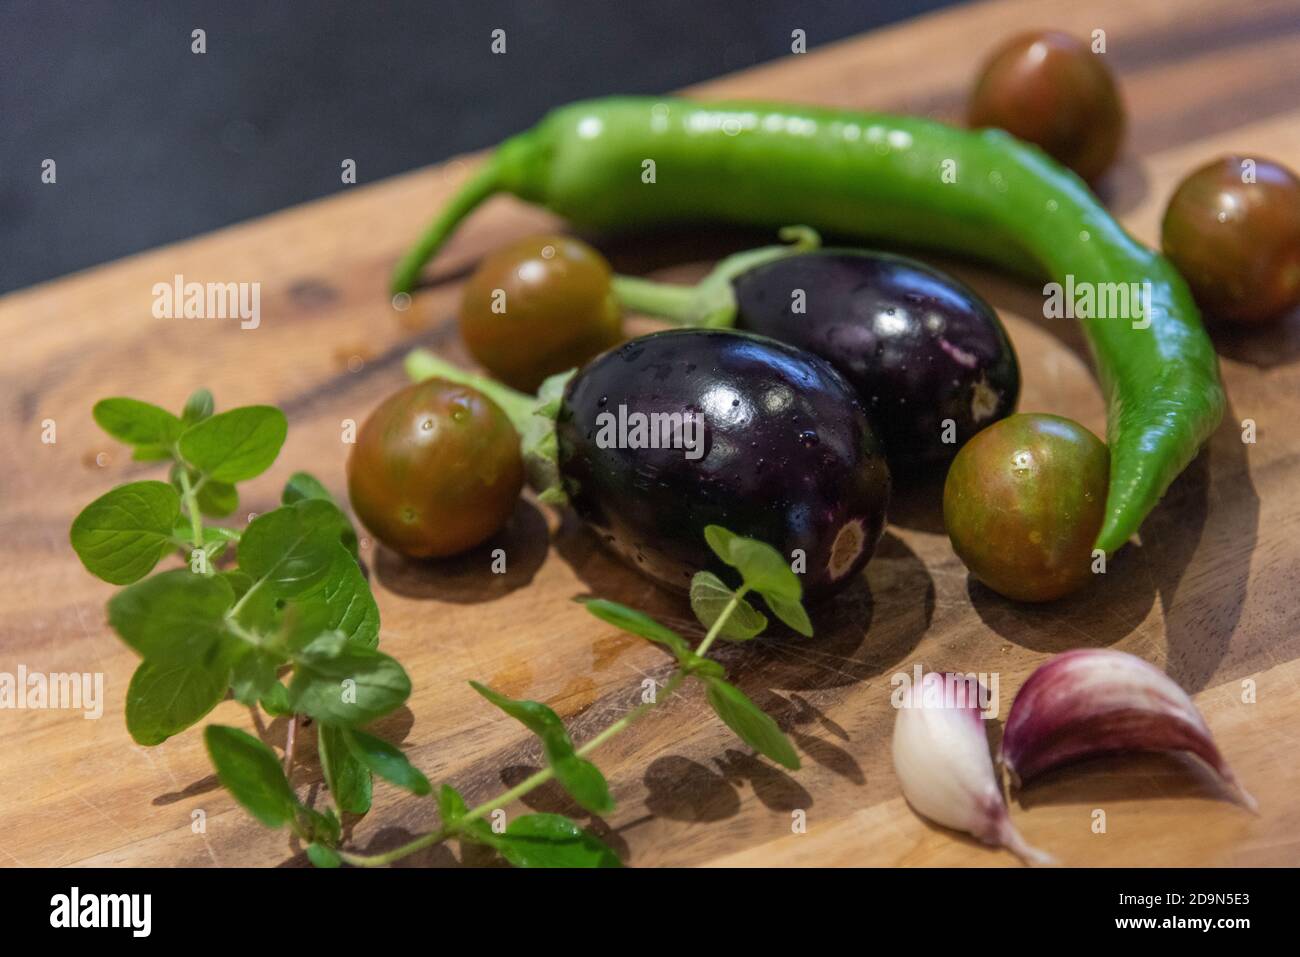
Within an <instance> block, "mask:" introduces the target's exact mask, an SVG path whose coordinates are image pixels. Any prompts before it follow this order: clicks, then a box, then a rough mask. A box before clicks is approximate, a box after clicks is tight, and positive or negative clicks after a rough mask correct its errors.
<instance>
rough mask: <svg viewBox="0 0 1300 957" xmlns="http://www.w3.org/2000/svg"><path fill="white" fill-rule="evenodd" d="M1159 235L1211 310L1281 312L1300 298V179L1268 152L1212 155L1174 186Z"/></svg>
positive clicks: (1236, 314)
mask: <svg viewBox="0 0 1300 957" xmlns="http://www.w3.org/2000/svg"><path fill="white" fill-rule="evenodd" d="M1248 180H1253V182H1250V181H1248ZM1160 242H1161V245H1162V246H1163V247H1164V251H1165V255H1167V256H1168V257H1169V258H1170V259H1171V260H1172V261H1173V263H1174V265H1175V266H1177V267H1178V271H1179V272H1181V273H1182V274H1183V277H1184V278H1185V279H1186V280H1187V284H1188V285H1189V286H1191V288H1192V294H1193V295H1194V296H1195V297H1196V301H1197V302H1198V303H1200V304H1201V306H1202V308H1204V309H1205V310H1206V312H1208V313H1210V314H1211V315H1212V316H1214V317H1216V318H1219V319H1225V320H1227V321H1229V322H1239V323H1258V322H1266V321H1268V320H1269V319H1274V318H1277V317H1279V316H1281V315H1282V314H1284V313H1286V312H1287V311H1289V310H1290V309H1291V307H1293V306H1294V305H1295V304H1296V303H1297V302H1300V180H1297V178H1296V175H1295V174H1294V173H1292V172H1291V171H1290V170H1289V169H1287V168H1286V167H1285V166H1281V165H1279V164H1277V163H1272V162H1269V161H1268V160H1265V159H1254V160H1249V159H1247V158H1245V157H1241V156H1224V157H1222V158H1221V159H1217V160H1215V161H1214V162H1212V163H1207V164H1206V165H1205V166H1202V167H1201V168H1200V169H1198V170H1196V171H1195V172H1194V173H1192V174H1191V175H1190V176H1188V177H1187V178H1186V179H1185V180H1183V181H1182V183H1180V184H1179V186H1178V189H1177V190H1175V191H1174V195H1173V198H1172V199H1170V200H1169V208H1168V209H1166V210H1165V218H1164V222H1163V224H1162V225H1161V230H1160Z"/></svg>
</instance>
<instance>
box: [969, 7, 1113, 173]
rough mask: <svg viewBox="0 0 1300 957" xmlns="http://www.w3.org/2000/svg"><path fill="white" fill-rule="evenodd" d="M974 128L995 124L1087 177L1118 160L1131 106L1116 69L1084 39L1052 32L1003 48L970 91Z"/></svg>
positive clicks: (1026, 37) (1027, 36)
mask: <svg viewBox="0 0 1300 957" xmlns="http://www.w3.org/2000/svg"><path fill="white" fill-rule="evenodd" d="M969 120H970V125H971V126H974V127H985V126H996V127H998V128H1000V129H1004V130H1006V131H1007V132H1008V133H1011V134H1012V135H1014V136H1018V137H1020V138H1021V139H1022V140H1027V141H1029V142H1030V143H1035V144H1037V145H1038V146H1041V147H1042V148H1043V149H1044V150H1045V151H1047V152H1048V153H1049V154H1050V155H1051V156H1052V157H1054V158H1055V159H1057V160H1058V161H1060V162H1061V163H1064V164H1065V165H1066V166H1068V167H1070V169H1072V170H1074V171H1075V172H1076V173H1078V174H1079V175H1080V176H1082V177H1083V178H1084V179H1086V180H1089V181H1091V180H1095V179H1097V178H1098V177H1099V176H1101V174H1102V173H1104V172H1105V171H1106V169H1107V168H1108V167H1109V166H1110V164H1111V163H1112V162H1114V160H1115V157H1116V156H1117V155H1118V153H1119V147H1120V142H1121V141H1122V140H1123V138H1124V105H1123V103H1122V102H1121V100H1120V97H1119V90H1118V89H1117V88H1116V86H1115V80H1114V78H1113V77H1112V76H1111V72H1110V69H1109V68H1108V67H1107V66H1106V64H1105V63H1104V62H1102V57H1101V56H1099V55H1098V54H1095V53H1093V52H1092V50H1091V49H1090V48H1089V47H1088V45H1087V44H1085V43H1084V42H1083V41H1081V40H1077V39H1075V38H1074V37H1072V36H1070V35H1069V34H1068V33H1059V32H1057V31H1053V30H1047V31H1040V32H1035V33H1024V34H1021V35H1019V36H1016V37H1013V38H1012V39H1011V40H1009V41H1008V42H1007V43H1005V44H1004V45H1003V46H1001V47H999V48H998V50H997V51H996V52H994V54H993V56H992V57H990V58H989V61H988V62H987V63H986V64H985V66H984V69H983V70H982V71H981V73H980V76H979V79H978V80H977V81H976V83H975V91H974V92H973V93H972V94H971V101H970V108H969Z"/></svg>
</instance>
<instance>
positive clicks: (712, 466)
mask: <svg viewBox="0 0 1300 957" xmlns="http://www.w3.org/2000/svg"><path fill="white" fill-rule="evenodd" d="M556 436H557V439H558V452H559V455H558V464H559V470H560V476H561V480H562V483H563V488H564V490H565V492H566V493H567V495H568V498H569V501H570V502H571V503H572V505H573V508H574V509H575V510H576V511H577V513H578V515H579V516H581V517H582V518H583V519H584V520H585V521H586V522H587V523H588V524H589V525H590V526H591V527H592V528H593V529H594V530H595V531H596V532H597V533H598V534H599V535H600V537H601V538H602V539H603V540H604V541H605V542H606V544H608V546H609V547H610V548H611V549H612V550H613V551H614V552H616V553H617V554H618V555H620V556H622V557H623V558H624V559H626V560H627V561H629V562H630V563H632V564H633V565H634V566H635V567H637V568H639V569H640V570H641V571H642V572H643V573H645V574H647V575H649V576H651V577H652V578H655V579H657V580H658V581H660V582H662V583H664V584H666V585H668V586H670V587H672V588H677V589H686V588H688V587H689V585H690V580H691V576H692V575H693V574H694V573H695V572H696V571H699V570H700V569H704V568H713V569H716V570H718V571H719V572H720V573H725V572H726V570H725V569H722V568H719V566H718V563H717V559H716V558H715V557H714V556H713V554H712V552H710V551H709V549H708V547H707V545H706V543H705V539H704V529H705V526H707V525H711V524H716V525H722V526H724V527H726V528H728V529H730V530H731V531H733V532H735V533H737V534H739V535H746V536H749V537H752V538H756V539H759V540H761V541H764V542H768V543H770V544H771V545H773V546H774V547H775V548H776V549H777V550H778V551H780V552H781V554H783V555H786V556H789V557H790V558H791V561H792V565H793V567H794V568H795V570H796V571H801V572H802V575H801V577H802V580H803V585H804V594H805V597H807V598H813V599H815V598H817V597H820V596H824V595H826V594H828V593H830V592H832V591H834V590H836V589H837V588H838V587H840V586H843V585H844V584H846V583H847V582H849V581H850V580H851V579H853V578H854V577H855V574H856V572H857V571H858V570H859V569H861V568H862V566H863V565H864V564H865V563H866V561H867V559H868V558H869V557H870V556H871V552H872V550H873V549H874V548H875V545H876V542H877V540H878V539H879V537H880V534H881V531H882V529H883V526H884V519H885V509H886V507H887V504H888V499H889V482H890V480H889V468H888V466H887V465H886V462H885V458H884V456H883V454H882V452H881V449H880V447H879V444H878V443H877V440H876V437H875V435H874V433H873V431H872V428H871V425H870V422H869V420H868V418H867V416H866V411H865V409H864V407H863V405H862V403H861V402H860V401H859V399H858V398H857V396H856V395H855V394H854V391H853V389H852V387H851V386H850V385H849V384H848V383H847V382H846V381H845V379H844V378H843V377H842V376H841V375H840V374H839V373H837V372H836V371H835V369H834V368H832V367H831V365H830V364H829V363H826V362H824V361H823V360H821V359H819V358H817V357H816V356H814V355H812V354H810V353H808V352H805V351H803V350H800V349H796V348H793V347H792V346H790V345H787V344H784V343H780V342H776V341H774V340H772V339H767V338H764V337H760V336H755V335H750V334H745V333H738V332H730V331H720V330H698V329H683V330H672V331H669V332H660V333H654V334H652V335H648V336H643V337H641V338H638V339H633V340H631V341H629V342H627V343H625V344H623V345H622V346H619V347H617V348H615V349H612V350H610V351H609V352H606V353H604V354H602V355H600V356H598V357H597V358H595V359H593V360H592V361H591V362H590V363H588V364H587V365H586V366H585V367H584V368H582V369H581V370H579V371H578V373H577V374H576V375H575V376H574V377H573V378H572V379H571V380H570V381H569V383H568V385H567V386H566V388H565V390H564V394H563V398H562V401H561V404H560V408H559V411H558V414H557V417H556Z"/></svg>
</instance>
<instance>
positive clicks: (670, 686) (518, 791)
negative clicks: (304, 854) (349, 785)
mask: <svg viewBox="0 0 1300 957" xmlns="http://www.w3.org/2000/svg"><path fill="white" fill-rule="evenodd" d="M746 590H747V589H744V588H742V589H741V590H740V591H738V592H736V593H735V594H734V595H733V596H732V598H731V601H729V602H728V603H727V605H726V607H725V608H723V610H722V614H720V615H719V616H718V619H717V621H715V622H714V623H713V626H712V627H711V628H709V630H708V632H707V633H706V634H705V636H704V640H703V641H701V642H700V644H699V647H697V648H696V649H695V653H696V654H697V655H699V656H700V657H701V658H702V657H704V655H705V654H706V653H707V652H708V650H709V648H710V646H712V644H713V642H714V641H715V640H716V639H717V637H718V635H719V634H721V632H722V628H723V626H724V625H725V624H726V623H727V619H728V618H730V617H731V615H732V613H733V612H735V610H736V608H737V607H738V606H739V604H740V600H741V597H742V596H743V595H744V593H745V591H746ZM686 677H687V675H686V672H685V671H682V670H678V671H675V672H673V674H672V677H670V678H669V679H668V681H667V682H665V683H664V687H663V690H662V691H661V692H660V693H658V694H656V695H655V698H654V700H653V701H646V702H644V703H642V704H640V705H638V706H637V707H635V708H633V709H632V710H631V711H629V712H628V713H627V714H625V715H623V717H621V718H619V719H618V720H617V721H615V722H614V723H613V724H611V725H610V726H609V727H607V728H606V729H605V730H604V731H602V732H600V734H598V735H596V736H595V737H594V738H592V739H591V740H590V741H588V742H587V743H586V744H584V745H583V746H582V747H580V748H578V749H577V751H576V753H577V755H578V756H579V757H586V756H587V755H588V754H590V753H591V752H592V751H595V750H596V749H597V748H599V747H600V746H601V745H602V744H604V743H605V742H606V741H608V740H609V739H610V738H612V737H614V736H615V735H616V734H620V733H621V732H623V731H626V730H627V729H628V728H630V727H631V726H632V725H633V724H634V723H635V722H637V721H638V720H640V719H641V718H643V717H645V715H646V714H648V713H649V712H650V711H652V710H653V709H654V708H655V707H656V706H657V705H658V704H659V703H660V702H661V701H663V700H665V699H666V698H668V697H670V696H671V695H672V693H673V692H674V691H676V690H677V689H678V688H679V687H680V686H681V684H682V682H683V681H685V680H686ZM553 777H555V771H554V770H552V769H551V768H550V767H549V766H548V767H545V768H542V769H541V770H540V771H537V772H536V773H534V774H530V775H529V776H528V777H526V778H524V780H522V781H520V782H519V783H518V784H516V785H515V786H514V787H512V788H510V790H508V791H505V792H503V793H501V794H499V795H497V796H496V797H495V798H493V799H492V800H490V801H485V802H483V803H482V804H480V805H478V806H477V807H474V808H471V809H470V810H469V811H466V812H465V814H463V815H462V816H460V817H458V818H457V819H456V821H455V824H454V826H452V827H448V826H447V825H445V824H444V825H443V826H442V827H439V828H438V829H437V830H435V831H430V832H429V833H428V834H421V835H420V836H419V837H417V838H415V839H414V840H411V841H408V842H407V843H405V844H403V845H401V846H400V847H395V848H393V849H392V850H391V851H385V852H384V853H382V854H352V853H350V852H347V851H339V852H338V854H339V856H340V857H341V858H342V859H343V860H345V861H347V862H348V863H349V864H352V865H354V866H356V867H385V866H387V865H389V864H392V863H393V862H394V861H397V860H400V859H402V858H403V857H406V856H407V855H408V854H414V853H415V852H416V851H419V850H423V849H424V848H426V847H430V846H432V845H434V844H437V843H438V842H439V841H443V840H446V839H447V838H448V837H451V836H453V835H454V834H456V833H457V831H459V830H460V829H461V828H463V826H464V825H466V824H469V823H472V822H473V821H477V820H480V819H481V818H484V817H486V816H487V815H489V814H491V813H492V812H493V811H495V810H496V809H497V808H501V807H505V806H507V805H509V804H512V803H514V802H515V801H517V800H519V799H520V798H521V797H523V796H524V795H526V794H528V793H529V792H530V791H532V790H534V789H536V788H538V787H540V786H541V785H543V784H545V783H546V782H547V781H549V780H551V778H553Z"/></svg>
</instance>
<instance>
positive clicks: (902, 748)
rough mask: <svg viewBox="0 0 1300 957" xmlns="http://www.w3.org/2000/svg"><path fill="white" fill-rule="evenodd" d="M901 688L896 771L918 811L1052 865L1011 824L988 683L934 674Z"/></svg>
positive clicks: (1032, 861) (1028, 858)
mask: <svg viewBox="0 0 1300 957" xmlns="http://www.w3.org/2000/svg"><path fill="white" fill-rule="evenodd" d="M899 692H900V693H899V694H897V695H896V702H895V703H896V704H897V705H898V716H897V718H895V720H894V742H893V752H894V771H895V772H896V773H897V775H898V780H899V783H900V784H901V785H902V788H903V796H904V797H906V798H907V801H908V803H909V804H911V805H912V808H913V810H915V811H916V812H917V813H918V814H920V815H921V816H922V817H926V818H929V819H930V820H932V821H934V822H935V823H937V824H942V825H944V826H945V827H951V828H955V829H956V830H959V831H965V832H967V833H969V834H971V835H973V836H974V837H976V838H978V839H979V840H981V841H983V842H984V843H985V844H992V845H998V846H1002V847H1005V848H1007V849H1008V850H1010V851H1012V852H1013V853H1014V854H1016V855H1017V856H1019V857H1020V858H1021V859H1022V860H1024V861H1025V862H1026V863H1030V864H1051V863H1054V861H1053V859H1052V857H1051V856H1050V855H1048V854H1045V853H1043V852H1042V851H1040V850H1037V849H1036V848H1034V847H1031V846H1030V845H1029V844H1027V843H1026V842H1025V840H1024V838H1022V837H1021V836H1020V833H1019V832H1018V831H1017V830H1016V828H1015V826H1014V825H1013V824H1012V823H1011V816H1010V814H1009V812H1008V811H1007V806H1006V803H1005V802H1004V801H1003V800H1002V789H1001V787H1000V786H999V784H998V778H997V774H996V772H995V771H994V768H993V760H992V758H990V756H989V743H988V737H987V736H986V734H985V732H984V720H983V717H982V713H981V712H982V706H981V704H980V702H981V700H982V699H983V697H984V694H983V686H982V685H981V684H980V683H979V682H978V681H977V680H975V678H973V677H970V678H968V677H967V676H965V675H956V674H945V673H941V672H938V671H931V672H929V673H927V674H926V675H924V676H923V677H922V678H921V680H920V682H919V683H917V684H913V685H911V686H910V687H904V688H901V689H899Z"/></svg>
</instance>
